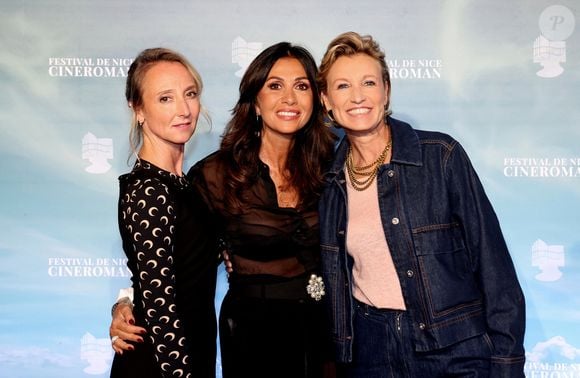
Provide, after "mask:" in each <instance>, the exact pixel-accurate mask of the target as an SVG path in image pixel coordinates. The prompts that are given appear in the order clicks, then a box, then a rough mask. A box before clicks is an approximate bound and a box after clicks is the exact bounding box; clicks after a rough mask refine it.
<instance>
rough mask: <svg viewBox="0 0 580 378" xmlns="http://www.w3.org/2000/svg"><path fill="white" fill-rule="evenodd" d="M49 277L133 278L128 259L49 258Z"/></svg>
mask: <svg viewBox="0 0 580 378" xmlns="http://www.w3.org/2000/svg"><path fill="white" fill-rule="evenodd" d="M47 273H48V276H49V277H54V278H57V277H72V278H87V277H95V278H112V277H127V278H130V277H131V271H130V270H129V268H128V267H127V259H126V258H95V257H49V258H48V269H47Z"/></svg>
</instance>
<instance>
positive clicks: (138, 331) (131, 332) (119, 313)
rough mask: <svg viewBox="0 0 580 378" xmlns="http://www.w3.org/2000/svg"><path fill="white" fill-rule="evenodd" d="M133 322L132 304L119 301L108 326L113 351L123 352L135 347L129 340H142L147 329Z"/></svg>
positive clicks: (135, 341)
mask: <svg viewBox="0 0 580 378" xmlns="http://www.w3.org/2000/svg"><path fill="white" fill-rule="evenodd" d="M134 324H135V318H134V317H133V308H132V306H131V305H130V304H127V303H119V304H118V305H117V306H116V307H115V310H114V311H113V319H112V320H111V325H110V326H109V336H110V337H111V344H112V346H113V350H114V351H115V353H119V354H123V352H124V351H131V350H133V349H135V347H134V346H133V345H131V344H130V343H129V342H134V343H142V342H143V335H145V334H146V333H147V330H146V329H145V328H143V327H138V326H136V325H134Z"/></svg>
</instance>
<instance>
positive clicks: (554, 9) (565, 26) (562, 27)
mask: <svg viewBox="0 0 580 378" xmlns="http://www.w3.org/2000/svg"><path fill="white" fill-rule="evenodd" d="M575 24H576V20H575V19H574V15H573V14H572V12H571V11H570V9H568V8H566V7H565V6H562V5H552V6H549V7H547V8H546V9H544V11H543V12H542V14H541V15H540V20H539V25H540V32H541V33H542V34H541V35H540V36H539V37H538V38H536V40H535V41H534V50H533V54H534V63H539V64H540V65H541V66H542V69H541V70H539V71H538V72H536V75H538V76H539V77H544V78H553V77H557V76H560V74H562V72H564V68H563V67H562V66H561V65H560V63H565V62H566V39H567V38H568V37H569V36H570V35H571V34H572V32H574V27H575Z"/></svg>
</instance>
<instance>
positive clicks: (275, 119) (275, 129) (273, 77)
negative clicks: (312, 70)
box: [256, 57, 313, 136]
mask: <svg viewBox="0 0 580 378" xmlns="http://www.w3.org/2000/svg"><path fill="white" fill-rule="evenodd" d="M312 101H313V95H312V86H311V84H310V82H309V81H308V77H307V76H306V71H305V70H304V67H303V66H302V64H301V63H300V61H299V60H297V59H295V58H290V57H289V58H281V59H279V60H278V61H277V62H276V63H275V64H274V65H273V66H272V69H271V70H270V72H269V74H268V78H267V79H266V82H265V83H264V86H263V87H262V89H260V92H258V96H257V99H256V114H257V115H259V116H261V117H262V126H263V127H262V134H263V136H267V135H270V134H276V135H283V136H293V135H294V134H295V133H296V132H297V131H298V130H300V129H301V128H302V127H304V125H306V123H307V122H308V120H309V119H310V116H311V115H312V109H313V102H312Z"/></svg>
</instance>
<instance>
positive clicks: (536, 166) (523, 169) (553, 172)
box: [503, 157, 580, 178]
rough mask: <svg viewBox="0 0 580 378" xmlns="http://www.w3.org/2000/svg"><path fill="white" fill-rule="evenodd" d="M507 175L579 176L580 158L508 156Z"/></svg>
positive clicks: (531, 176)
mask: <svg viewBox="0 0 580 378" xmlns="http://www.w3.org/2000/svg"><path fill="white" fill-rule="evenodd" d="M503 164H504V168H503V174H504V176H505V177H529V178H578V177H580V158H578V157H576V158H564V157H559V158H556V157H554V158H531V157H506V158H504V159H503Z"/></svg>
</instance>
